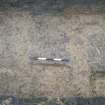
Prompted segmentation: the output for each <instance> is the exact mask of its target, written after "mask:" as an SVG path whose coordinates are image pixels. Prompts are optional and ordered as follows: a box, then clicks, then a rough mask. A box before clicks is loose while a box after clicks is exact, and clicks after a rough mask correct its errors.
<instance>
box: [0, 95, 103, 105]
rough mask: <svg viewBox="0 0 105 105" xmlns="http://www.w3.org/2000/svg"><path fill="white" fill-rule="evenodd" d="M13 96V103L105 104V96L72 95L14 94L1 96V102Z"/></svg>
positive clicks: (51, 104) (26, 104)
mask: <svg viewBox="0 0 105 105" xmlns="http://www.w3.org/2000/svg"><path fill="white" fill-rule="evenodd" d="M9 97H11V98H12V100H13V101H12V104H13V105H105V97H92V98H83V97H71V98H68V97H67V98H61V99H60V100H58V98H55V99H49V98H46V97H31V98H29V99H28V98H27V99H26V98H17V97H13V96H7V97H6V96H1V97H0V104H2V102H5V100H6V101H7V100H8V98H9ZM7 105H8V104H7Z"/></svg>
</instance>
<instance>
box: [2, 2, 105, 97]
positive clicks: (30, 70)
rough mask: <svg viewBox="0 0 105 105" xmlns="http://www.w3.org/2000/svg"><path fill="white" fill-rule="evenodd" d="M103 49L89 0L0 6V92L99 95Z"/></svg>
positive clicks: (104, 26)
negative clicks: (38, 59)
mask: <svg viewBox="0 0 105 105" xmlns="http://www.w3.org/2000/svg"><path fill="white" fill-rule="evenodd" d="M39 1H40V0H39ZM17 3H18V2H17ZM81 7H82V8H81ZM104 49H105V15H104V14H99V13H97V11H96V7H95V6H94V5H92V6H85V5H79V6H78V5H75V6H73V7H72V6H67V4H66V6H65V3H64V1H63V0H62V1H61V2H60V1H59V0H58V2H56V3H55V2H48V1H45V2H41V3H40V2H37V3H33V2H29V3H27V2H26V4H25V5H24V3H23V4H22V6H21V5H20V4H14V3H10V4H9V5H8V4H5V5H1V6H0V95H13V96H19V97H29V96H52V97H57V96H59V97H67V96H71V97H72V96H84V97H93V96H104V95H105V65H104V64H105V50H104ZM31 57H51V58H54V57H58V58H68V59H70V62H69V63H67V64H59V63H57V64H55V62H51V63H50V64H49V62H36V61H34V60H33V59H31Z"/></svg>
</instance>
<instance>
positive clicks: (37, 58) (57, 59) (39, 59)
mask: <svg viewBox="0 0 105 105" xmlns="http://www.w3.org/2000/svg"><path fill="white" fill-rule="evenodd" d="M32 59H33V60H38V61H56V62H69V59H61V58H42V57H32Z"/></svg>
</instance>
